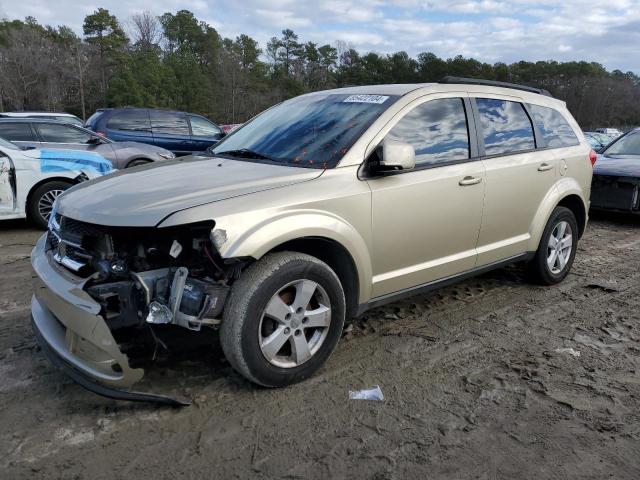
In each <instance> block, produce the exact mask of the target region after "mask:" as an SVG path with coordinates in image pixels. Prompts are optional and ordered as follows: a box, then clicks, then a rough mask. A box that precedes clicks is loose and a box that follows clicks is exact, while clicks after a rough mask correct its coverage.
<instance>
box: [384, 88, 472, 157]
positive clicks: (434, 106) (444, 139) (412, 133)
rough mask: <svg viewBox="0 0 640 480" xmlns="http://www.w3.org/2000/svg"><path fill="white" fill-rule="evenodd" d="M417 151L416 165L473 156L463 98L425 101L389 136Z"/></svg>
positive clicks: (393, 129) (394, 128)
mask: <svg viewBox="0 0 640 480" xmlns="http://www.w3.org/2000/svg"><path fill="white" fill-rule="evenodd" d="M385 138H386V139H387V138H388V139H390V140H396V141H399V142H406V143H409V144H411V145H412V146H413V148H414V149H415V151H416V167H421V166H429V165H434V166H435V165H438V164H447V163H451V162H455V161H460V160H467V159H468V158H469V151H470V149H469V130H468V128H467V116H466V113H465V109H464V102H463V100H462V98H441V99H437V100H429V101H427V102H425V103H422V104H420V105H418V106H417V107H415V108H414V109H413V110H411V111H410V112H409V113H407V114H406V115H405V116H404V117H403V118H402V119H401V120H400V121H399V122H398V123H397V124H396V125H395V126H394V127H393V128H392V129H391V131H389V133H388V134H387V135H386V137H385Z"/></svg>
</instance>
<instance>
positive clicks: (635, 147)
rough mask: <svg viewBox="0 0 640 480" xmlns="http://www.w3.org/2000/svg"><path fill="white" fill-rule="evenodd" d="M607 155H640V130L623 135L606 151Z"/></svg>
mask: <svg viewBox="0 0 640 480" xmlns="http://www.w3.org/2000/svg"><path fill="white" fill-rule="evenodd" d="M604 154H605V155H640V132H633V133H629V134H628V135H625V136H624V137H621V138H620V140H618V141H617V142H615V143H614V144H613V145H611V146H610V147H609V148H607V150H606V151H605V152H604Z"/></svg>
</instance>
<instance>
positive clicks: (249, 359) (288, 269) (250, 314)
mask: <svg viewBox="0 0 640 480" xmlns="http://www.w3.org/2000/svg"><path fill="white" fill-rule="evenodd" d="M309 291H313V293H312V294H311V296H310V298H311V300H310V301H309V302H308V303H304V302H305V299H306V298H307V295H309V294H308V292H309ZM305 292H307V295H305ZM301 302H302V303H301ZM303 303H304V305H305V306H304V311H298V310H300V309H301V308H302V307H300V305H301V304H303ZM327 303H328V306H327ZM296 305H297V306H298V310H296ZM268 306H269V309H268V310H269V311H270V312H276V313H277V314H275V315H273V316H270V315H271V313H269V314H267V307H268ZM278 307H279V308H278ZM327 308H328V317H327V310H326V309H327ZM284 312H288V317H290V318H288V317H287V316H286V315H285V314H284ZM312 312H315V313H312ZM275 318H279V319H280V320H277V321H276V320H275ZM344 321H345V298H344V291H343V289H342V285H341V284H340V280H339V279H338V277H337V275H336V274H335V273H334V272H333V270H331V268H329V266H328V265H327V264H325V263H324V262H322V261H320V260H318V259H317V258H315V257H312V256H310V255H306V254H303V253H297V252H279V253H272V254H269V255H266V256H265V257H264V258H262V259H261V260H259V261H257V262H256V263H254V264H253V265H251V266H249V267H248V268H247V269H246V270H245V271H244V272H243V274H242V275H241V277H240V278H239V279H238V280H237V281H236V282H235V283H234V285H233V287H232V289H231V294H230V296H229V300H228V301H227V304H226V306H225V311H224V315H223V320H222V326H221V328H220V342H221V344H222V350H223V352H224V354H225V357H226V358H227V360H228V361H229V363H230V364H231V366H232V367H233V368H234V370H236V371H237V372H238V373H240V374H241V375H243V376H244V377H245V378H247V379H248V380H250V381H252V382H254V383H257V384H258V385H262V386H265V387H283V386H285V385H290V384H292V383H296V382H299V381H301V380H304V379H305V378H308V377H309V376H311V375H312V374H313V373H314V372H316V371H317V370H318V369H319V368H320V367H321V366H322V365H323V364H324V363H325V362H326V361H327V359H328V358H329V356H330V355H331V353H332V352H333V350H334V348H335V346H336V345H337V343H338V340H339V339H340V336H341V334H342V328H343V326H344ZM305 324H306V325H307V326H305ZM315 324H318V325H327V326H320V327H317V326H313V325H315ZM267 338H271V339H273V341H272V342H271V343H269V342H266V339H267ZM281 342H282V343H281ZM302 342H304V344H306V345H307V348H308V350H307V349H305V348H303V346H304V344H303V343H302ZM280 344H282V346H281V347H278V345H280ZM273 345H275V346H273ZM297 345H302V346H301V347H296V346H297ZM269 346H271V347H273V348H270V347H269ZM307 354H309V355H310V356H308V357H307ZM267 357H270V359H268V358H267Z"/></svg>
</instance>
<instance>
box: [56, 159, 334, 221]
mask: <svg viewBox="0 0 640 480" xmlns="http://www.w3.org/2000/svg"><path fill="white" fill-rule="evenodd" d="M322 172H323V170H318V169H309V168H300V167H290V166H282V165H271V164H263V163H256V162H249V161H241V160H229V159H225V158H220V157H209V158H204V157H194V156H189V157H180V158H177V159H175V160H170V161H167V162H159V163H152V164H149V165H145V166H142V167H134V168H130V169H126V170H121V171H119V172H116V173H114V174H112V175H108V176H106V177H102V178H99V179H97V180H94V181H91V182H86V183H83V184H80V185H78V186H76V187H74V188H73V189H71V190H69V191H68V192H66V193H65V194H63V195H61V196H60V197H58V201H57V207H56V208H57V211H58V212H59V213H60V214H62V215H64V216H68V217H71V218H74V219H76V220H81V221H84V222H88V223H95V224H99V225H111V226H139V227H152V226H156V225H158V224H159V223H160V222H161V221H162V220H163V219H164V218H166V217H167V216H168V215H171V214H172V213H175V212H177V211H179V210H184V209H187V208H191V207H196V206H198V205H203V204H207V203H212V202H218V201H220V200H224V199H227V198H231V197H237V196H240V195H247V194H251V193H255V192H259V191H263V190H270V189H273V188H280V187H284V186H287V185H292V184H295V183H300V182H305V181H309V180H312V179H314V178H317V177H319V176H320V175H322Z"/></svg>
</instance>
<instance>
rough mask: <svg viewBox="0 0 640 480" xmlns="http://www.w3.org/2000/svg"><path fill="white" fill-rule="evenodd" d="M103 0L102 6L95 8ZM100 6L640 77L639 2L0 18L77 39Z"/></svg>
mask: <svg viewBox="0 0 640 480" xmlns="http://www.w3.org/2000/svg"><path fill="white" fill-rule="evenodd" d="M94 1H95V0H94ZM98 6H103V7H105V8H108V9H109V10H110V11H111V12H112V13H115V14H116V15H117V16H118V17H119V18H120V20H121V21H123V22H124V21H126V20H127V18H128V17H130V15H131V14H133V13H136V12H139V11H142V10H150V11H152V12H154V13H157V14H161V13H164V12H167V11H171V12H175V11H177V10H180V9H186V10H191V11H193V12H194V14H195V15H196V17H198V18H199V19H203V20H206V21H208V23H210V24H211V25H213V26H214V27H215V28H216V29H217V30H218V31H219V32H220V34H221V35H223V36H229V37H235V36H237V35H239V34H241V33H246V34H248V35H250V36H252V37H254V38H255V39H256V40H258V41H259V42H260V43H261V45H262V46H263V47H264V46H265V44H266V41H267V40H268V39H269V38H270V37H272V36H279V35H280V30H282V29H283V28H291V29H293V30H294V31H295V32H296V33H297V34H298V35H299V36H300V39H301V40H313V41H316V42H318V43H334V42H335V41H336V40H344V41H346V42H348V43H350V44H353V46H355V47H356V48H358V49H360V50H363V51H367V50H374V51H377V52H380V53H391V52H394V51H398V50H405V51H407V52H408V53H409V54H411V55H416V54H417V53H419V52H421V51H433V52H434V53H435V54H437V55H439V56H442V57H452V56H455V55H458V54H462V55H465V56H474V57H476V58H477V59H479V60H482V61H489V62H495V61H504V62H512V61H517V60H520V59H525V60H546V59H556V60H587V61H595V62H599V63H602V64H604V65H605V66H607V67H608V68H619V69H622V70H634V71H636V72H637V73H640V55H638V47H637V45H640V8H638V7H639V5H638V0H608V1H607V2H606V3H604V4H603V3H602V1H601V0H564V1H562V2H558V1H557V0H537V1H536V0H450V1H449V2H442V1H440V0H370V1H366V0H313V1H309V0H270V1H264V0H244V1H242V2H234V1H229V0H213V1H207V0H180V1H176V0H129V1H128V2H126V3H125V2H121V1H120V0H102V1H100V2H99V3H96V4H91V3H89V4H88V3H86V2H83V1H82V0H56V2H55V7H52V3H51V1H50V0H23V1H22V2H15V0H0V14H4V15H5V16H7V15H10V16H11V18H23V17H25V16H27V15H32V16H35V17H36V18H37V19H38V20H39V21H40V22H42V23H45V24H51V25H57V24H66V25H69V26H71V27H72V28H74V29H75V30H76V31H77V32H78V33H81V31H82V22H83V19H84V16H85V15H86V14H88V13H91V12H92V11H94V10H95V9H96V8H97V7H98Z"/></svg>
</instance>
